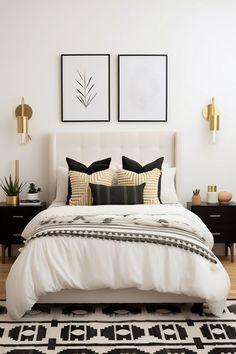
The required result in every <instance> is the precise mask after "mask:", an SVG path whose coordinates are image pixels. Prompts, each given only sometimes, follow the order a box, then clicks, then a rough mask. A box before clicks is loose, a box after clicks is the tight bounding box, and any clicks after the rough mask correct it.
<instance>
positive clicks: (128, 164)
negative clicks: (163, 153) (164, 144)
mask: <svg viewBox="0 0 236 354" xmlns="http://www.w3.org/2000/svg"><path fill="white" fill-rule="evenodd" d="M163 161H164V157H160V158H159V159H157V160H155V161H152V162H150V163H148V164H147V165H145V166H142V165H140V163H138V162H137V161H135V160H132V159H129V158H128V157H126V156H122V166H123V169H125V170H128V171H132V172H136V173H143V172H148V171H152V170H154V168H158V169H159V170H162V164H163ZM157 196H158V199H159V200H160V203H161V175H160V178H159V181H158V193H157Z"/></svg>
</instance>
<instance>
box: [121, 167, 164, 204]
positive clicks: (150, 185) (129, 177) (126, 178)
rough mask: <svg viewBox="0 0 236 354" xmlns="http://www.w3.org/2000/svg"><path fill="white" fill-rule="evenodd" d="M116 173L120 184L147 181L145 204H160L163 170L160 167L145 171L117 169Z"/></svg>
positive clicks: (144, 196) (126, 184) (125, 184)
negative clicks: (159, 188) (136, 171)
mask: <svg viewBox="0 0 236 354" xmlns="http://www.w3.org/2000/svg"><path fill="white" fill-rule="evenodd" d="M116 173H117V180H118V185H123V186H129V185H137V184H141V183H146V185H145V187H144V192H143V200H144V204H160V200H159V199H158V181H159V178H160V175H161V171H160V170H159V169H158V168H154V169H153V170H152V171H149V172H143V173H135V172H132V171H127V170H117V172H116Z"/></svg>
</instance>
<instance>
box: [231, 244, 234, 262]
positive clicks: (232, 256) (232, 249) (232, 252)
mask: <svg viewBox="0 0 236 354" xmlns="http://www.w3.org/2000/svg"><path fill="white" fill-rule="evenodd" d="M230 256H231V262H232V263H233V262H234V244H233V243H230Z"/></svg>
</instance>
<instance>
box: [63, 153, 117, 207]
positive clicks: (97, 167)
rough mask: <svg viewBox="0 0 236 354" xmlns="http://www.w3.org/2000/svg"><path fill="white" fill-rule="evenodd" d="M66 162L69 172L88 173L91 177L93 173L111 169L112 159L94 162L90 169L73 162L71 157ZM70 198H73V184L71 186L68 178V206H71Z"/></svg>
mask: <svg viewBox="0 0 236 354" xmlns="http://www.w3.org/2000/svg"><path fill="white" fill-rule="evenodd" d="M66 162H67V165H68V169H69V171H77V172H82V173H86V174H87V175H91V174H92V173H95V172H98V171H103V170H106V169H107V168H109V166H110V163H111V157H108V158H107V159H103V160H98V161H94V162H93V163H91V165H90V166H88V167H87V166H86V165H84V164H83V163H81V162H79V161H76V160H73V159H71V158H69V157H67V158H66ZM70 198H71V184H70V179H69V178H68V194H67V200H66V204H67V205H68V204H69V200H70Z"/></svg>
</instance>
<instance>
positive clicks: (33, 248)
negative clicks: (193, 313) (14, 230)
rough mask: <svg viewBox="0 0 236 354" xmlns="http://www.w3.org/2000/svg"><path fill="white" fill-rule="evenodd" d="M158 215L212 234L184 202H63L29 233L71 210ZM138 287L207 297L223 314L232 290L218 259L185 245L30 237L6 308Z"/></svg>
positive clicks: (17, 312) (15, 312) (15, 311)
mask: <svg viewBox="0 0 236 354" xmlns="http://www.w3.org/2000/svg"><path fill="white" fill-rule="evenodd" d="M123 214H125V215H127V214H132V215H136V214H137V215H139V216H140V215H142V217H145V215H153V214H155V215H158V216H160V218H165V219H168V220H172V219H173V220H175V221H176V220H177V221H180V222H185V223H188V224H190V225H192V227H194V228H195V229H196V230H197V231H198V233H199V234H200V235H201V236H202V237H204V239H205V240H206V241H205V244H207V245H208V247H209V248H212V246H213V237H212V235H211V233H210V231H209V230H208V229H207V227H206V226H205V225H204V224H203V222H202V221H201V220H200V218H199V217H198V216H196V215H195V214H193V213H192V212H190V211H189V210H187V209H185V208H183V207H182V206H179V205H127V206H125V205H113V206H111V205H109V206H78V207H75V206H59V207H51V208H49V209H47V210H45V211H43V212H41V213H40V214H38V215H37V216H36V217H35V218H34V219H32V220H31V222H30V223H29V224H28V225H27V226H26V228H25V230H24V232H23V235H22V236H23V237H24V238H25V239H27V238H29V237H30V236H31V235H32V234H33V233H34V232H35V230H36V229H37V226H38V224H39V222H40V221H41V220H43V218H44V217H49V216H67V215H123ZM72 288H73V289H87V290H91V289H101V288H112V289H118V288H138V289H141V290H156V291H158V292H168V293H174V294H184V295H188V296H196V297H200V298H202V299H204V300H205V301H206V302H207V304H208V306H209V309H210V311H211V312H212V313H213V314H215V315H220V314H221V312H222V310H223V307H224V305H225V301H226V298H227V295H228V292H229V289H230V281H229V278H228V275H227V273H226V271H225V269H224V268H223V266H222V265H221V263H220V262H219V261H217V264H213V263H210V262H209V261H207V260H206V259H205V258H203V257H200V256H199V255H197V254H194V253H191V252H186V251H184V250H183V249H179V248H175V247H167V246H163V245H153V244H149V243H136V242H130V243H129V242H119V241H111V240H99V239H95V238H94V239H93V238H81V237H78V238H76V237H65V236H63V237H41V238H37V239H35V240H31V241H30V242H29V243H28V244H27V246H25V247H24V248H23V250H22V252H21V253H20V255H19V256H18V258H17V259H16V261H15V263H14V264H13V266H12V268H11V271H10V273H9V275H8V278H7V281H6V293H7V309H8V312H9V314H10V316H11V317H12V318H15V319H19V318H20V317H21V316H23V315H24V313H25V312H26V311H28V310H30V309H31V307H32V306H33V305H34V304H35V303H36V302H37V300H38V299H39V297H40V296H42V295H45V294H47V293H50V292H58V291H60V290H62V289H72Z"/></svg>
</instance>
